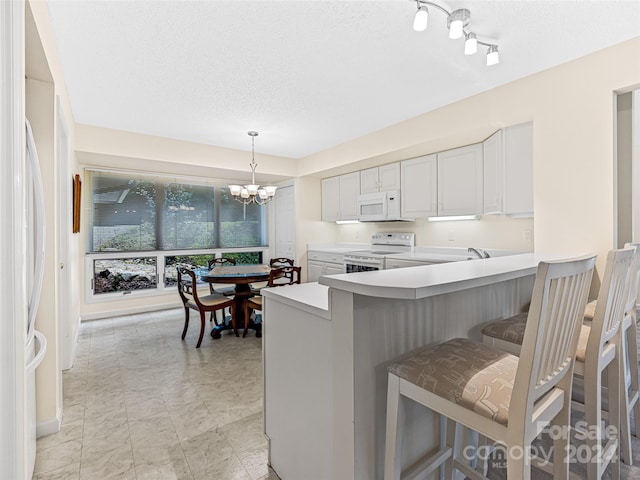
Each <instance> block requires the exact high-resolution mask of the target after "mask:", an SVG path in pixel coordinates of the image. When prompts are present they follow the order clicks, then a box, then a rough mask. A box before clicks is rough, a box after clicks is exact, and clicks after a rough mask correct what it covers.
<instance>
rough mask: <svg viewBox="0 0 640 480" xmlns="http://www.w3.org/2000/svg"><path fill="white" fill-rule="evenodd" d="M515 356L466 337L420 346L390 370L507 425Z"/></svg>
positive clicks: (516, 365) (515, 366)
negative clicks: (420, 347)
mask: <svg viewBox="0 0 640 480" xmlns="http://www.w3.org/2000/svg"><path fill="white" fill-rule="evenodd" d="M517 368H518V357H516V356H515V355H511V354H508V353H504V352H500V351H496V350H495V349H491V348H489V347H486V346H484V345H482V344H481V343H476V342H474V341H471V340H468V339H465V338H454V339H452V340H449V341H447V342H444V343H441V344H438V345H432V346H427V347H424V348H422V349H420V350H419V351H418V352H417V353H415V354H414V355H412V356H411V357H410V358H407V359H404V360H401V361H399V362H396V363H393V364H392V365H390V366H389V367H388V369H389V372H391V373H393V374H394V375H396V376H398V377H400V378H402V379H405V380H407V381H408V382H411V383H413V384H415V385H417V386H419V387H421V388H423V389H425V390H428V391H430V392H433V393H435V394H436V395H438V396H440V397H443V398H446V399H447V400H449V401H451V402H454V403H457V404H458V405H460V406H462V407H465V408H467V409H468V410H472V411H474V412H476V413H478V414H480V415H482V416H484V417H487V418H490V419H491V420H493V421H496V422H498V423H500V424H502V425H507V419H508V416H509V404H510V402H511V394H512V392H513V382H514V379H515V376H516V370H517Z"/></svg>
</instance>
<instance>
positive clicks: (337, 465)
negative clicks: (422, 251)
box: [263, 253, 559, 480]
mask: <svg viewBox="0 0 640 480" xmlns="http://www.w3.org/2000/svg"><path fill="white" fill-rule="evenodd" d="M557 258H559V257H558V256H552V255H541V254H534V253H528V254H521V255H511V256H506V257H497V258H488V259H478V260H473V261H465V262H453V263H445V264H439V265H429V266H417V267H409V268H402V269H394V270H380V271H374V272H362V273H352V274H341V275H332V276H326V277H321V278H320V281H319V283H307V284H302V285H295V286H287V287H279V288H273V289H266V290H263V295H264V297H265V300H264V311H263V313H264V319H265V320H264V373H265V375H264V382H265V390H264V413H265V416H264V428H265V433H266V435H267V437H268V438H269V460H270V464H271V465H272V467H273V468H274V470H275V471H276V472H277V473H278V475H279V476H280V477H281V478H282V479H283V480H296V479H300V478H304V479H308V480H328V479H344V480H348V479H356V480H371V479H381V478H382V467H383V464H382V463H383V457H384V434H385V431H384V430H385V413H386V388H387V376H386V364H387V363H388V362H389V360H391V359H393V358H396V357H398V356H400V355H403V354H405V353H407V352H410V351H411V350H414V349H416V348H418V347H420V346H422V345H425V344H428V343H432V342H436V341H442V340H445V339H448V338H452V337H457V336H464V337H471V338H475V339H478V340H480V339H481V336H480V334H479V326H480V325H481V324H483V323H485V322H488V321H491V320H495V319H498V318H504V317H507V316H510V315H514V314H516V313H518V312H521V311H523V310H524V309H526V308H527V305H528V303H529V301H530V299H531V291H532V288H533V283H534V277H535V272H536V268H537V265H538V263H539V262H540V261H542V260H553V259H557ZM406 412H407V419H408V421H407V431H406V434H405V438H406V439H407V443H406V444H405V452H404V457H405V458H404V459H403V464H404V465H405V466H408V465H411V464H413V463H414V462H416V461H417V460H419V458H420V457H421V456H423V455H424V454H425V453H426V452H427V451H428V450H429V449H430V448H433V447H434V446H437V442H438V439H437V438H434V437H435V435H434V434H433V433H432V432H433V431H434V429H433V423H432V418H431V416H430V415H429V414H425V412H426V411H425V410H424V409H423V407H420V406H418V405H417V404H413V405H411V404H409V403H408V404H407V411H406ZM418 413H419V415H417V414H418Z"/></svg>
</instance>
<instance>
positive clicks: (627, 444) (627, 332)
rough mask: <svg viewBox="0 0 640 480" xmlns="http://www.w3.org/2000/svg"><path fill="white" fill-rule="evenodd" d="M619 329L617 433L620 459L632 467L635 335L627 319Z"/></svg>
mask: <svg viewBox="0 0 640 480" xmlns="http://www.w3.org/2000/svg"><path fill="white" fill-rule="evenodd" d="M620 328H622V329H623V331H622V332H621V333H622V335H621V337H622V338H621V342H620V345H619V351H620V355H621V357H622V358H621V362H620V372H619V374H618V376H619V377H620V382H619V384H620V392H619V393H620V423H619V425H620V431H619V432H618V440H619V442H620V443H619V447H620V458H621V459H622V460H623V461H624V463H626V464H627V465H633V455H632V450H631V420H630V418H629V416H630V414H631V407H632V405H631V403H630V398H629V397H630V396H631V397H632V398H633V395H634V388H633V384H634V382H633V369H632V364H631V362H630V360H631V355H632V354H631V336H632V335H635V331H632V330H633V329H632V327H631V322H630V321H629V318H628V317H627V318H625V321H623V323H622V326H621V327H620ZM634 347H635V346H634ZM635 348H637V347H635ZM636 365H637V361H636ZM627 371H630V373H631V391H629V389H628V388H627ZM635 383H636V390H635V391H637V380H636V382H635ZM609 421H611V420H609Z"/></svg>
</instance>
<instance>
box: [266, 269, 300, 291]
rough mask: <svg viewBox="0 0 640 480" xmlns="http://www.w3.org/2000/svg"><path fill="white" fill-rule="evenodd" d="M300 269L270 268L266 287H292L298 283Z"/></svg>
mask: <svg viewBox="0 0 640 480" xmlns="http://www.w3.org/2000/svg"><path fill="white" fill-rule="evenodd" d="M301 271H302V267H279V268H272V269H271V272H269V281H268V282H267V287H281V286H282V285H293V284H294V283H300V272H301Z"/></svg>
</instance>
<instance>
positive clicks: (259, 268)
mask: <svg viewBox="0 0 640 480" xmlns="http://www.w3.org/2000/svg"><path fill="white" fill-rule="evenodd" d="M270 271H271V267H270V266H269V265H262V264H258V265H219V266H217V267H214V268H213V269H212V270H211V271H209V272H208V273H203V274H202V275H200V278H202V280H203V281H205V282H209V283H235V284H239V283H252V282H263V281H265V280H269V272H270Z"/></svg>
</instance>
